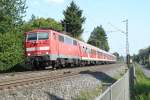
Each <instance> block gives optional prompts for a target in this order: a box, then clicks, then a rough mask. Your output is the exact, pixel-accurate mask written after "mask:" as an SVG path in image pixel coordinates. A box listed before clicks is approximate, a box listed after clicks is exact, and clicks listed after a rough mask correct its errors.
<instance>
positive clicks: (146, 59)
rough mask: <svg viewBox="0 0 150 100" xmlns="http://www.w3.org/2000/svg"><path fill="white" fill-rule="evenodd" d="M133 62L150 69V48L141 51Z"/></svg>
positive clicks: (134, 56)
mask: <svg viewBox="0 0 150 100" xmlns="http://www.w3.org/2000/svg"><path fill="white" fill-rule="evenodd" d="M133 61H136V62H138V63H140V64H143V65H145V66H147V67H150V46H149V47H147V48H144V49H140V50H139V53H138V54H137V55H135V54H134V55H133Z"/></svg>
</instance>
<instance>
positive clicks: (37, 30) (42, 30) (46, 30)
mask: <svg viewBox="0 0 150 100" xmlns="http://www.w3.org/2000/svg"><path fill="white" fill-rule="evenodd" d="M39 31H41V32H56V33H57V34H59V35H63V36H65V37H68V38H71V39H73V40H76V41H77V42H79V43H80V44H81V45H82V44H83V46H86V47H89V48H92V49H94V50H97V51H99V52H103V53H105V54H108V55H111V56H114V55H113V54H111V53H110V52H107V51H105V50H102V49H100V48H98V47H95V46H93V45H90V44H88V43H86V42H83V41H80V40H78V39H75V38H73V37H71V36H69V35H66V34H64V33H63V32H57V31H55V30H52V29H34V30H32V31H29V32H26V33H25V34H28V33H30V32H39ZM114 57H115V56H114Z"/></svg>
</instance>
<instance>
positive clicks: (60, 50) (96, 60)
mask: <svg viewBox="0 0 150 100" xmlns="http://www.w3.org/2000/svg"><path fill="white" fill-rule="evenodd" d="M25 36H26V39H25V44H24V45H25V55H26V57H27V63H30V64H32V65H33V66H34V67H35V68H37V69H41V68H44V67H45V66H50V65H51V66H52V67H53V68H57V67H66V66H85V65H95V64H108V63H115V62H116V57H115V56H114V55H113V54H111V53H109V52H106V51H104V50H101V49H99V48H97V47H94V46H92V45H90V44H87V43H85V42H82V41H80V40H77V39H75V38H73V37H70V36H68V35H66V34H63V33H61V32H57V31H54V30H52V29H36V30H33V31H30V32H26V33H25Z"/></svg>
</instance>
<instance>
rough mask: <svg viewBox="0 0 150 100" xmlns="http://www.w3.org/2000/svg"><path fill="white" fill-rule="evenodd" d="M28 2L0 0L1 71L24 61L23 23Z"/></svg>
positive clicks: (22, 0)
mask: <svg viewBox="0 0 150 100" xmlns="http://www.w3.org/2000/svg"><path fill="white" fill-rule="evenodd" d="M25 1H26V0H0V71H2V70H7V69H10V68H12V67H13V66H14V65H16V64H18V63H20V62H22V61H23V57H24V55H23V54H24V52H23V34H22V32H21V30H20V27H21V24H22V23H23V21H22V17H23V16H24V13H25V10H26V5H25Z"/></svg>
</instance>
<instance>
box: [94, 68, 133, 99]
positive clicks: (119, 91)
mask: <svg viewBox="0 0 150 100" xmlns="http://www.w3.org/2000/svg"><path fill="white" fill-rule="evenodd" d="M130 70H131V69H130ZM130 70H128V71H127V72H126V73H125V75H124V76H123V77H122V78H121V79H119V80H118V81H116V82H115V83H114V84H112V85H111V86H110V87H108V88H107V90H106V91H105V92H104V93H103V94H101V95H100V96H99V97H97V98H96V99H95V100H130V87H129V83H130V81H129V80H130V79H129V76H130V73H131V71H130Z"/></svg>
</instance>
